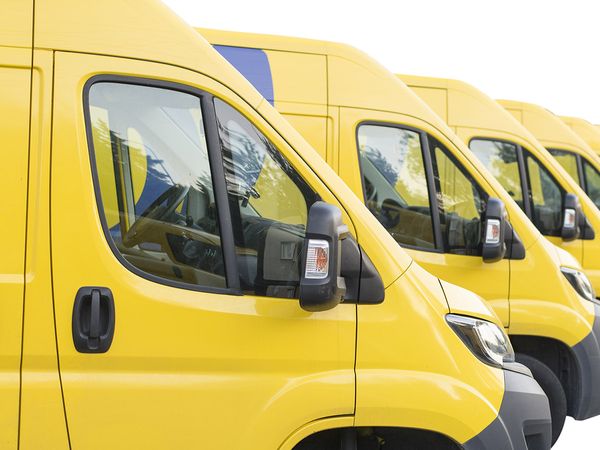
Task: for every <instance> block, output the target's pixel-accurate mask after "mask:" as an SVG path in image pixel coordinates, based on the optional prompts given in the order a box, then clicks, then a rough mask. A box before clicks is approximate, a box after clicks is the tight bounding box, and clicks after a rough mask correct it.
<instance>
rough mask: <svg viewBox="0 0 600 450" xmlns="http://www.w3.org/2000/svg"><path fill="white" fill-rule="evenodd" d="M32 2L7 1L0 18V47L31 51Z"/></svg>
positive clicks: (31, 0) (22, 0) (3, 5)
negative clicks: (21, 48)
mask: <svg viewBox="0 0 600 450" xmlns="http://www.w3.org/2000/svg"><path fill="white" fill-rule="evenodd" d="M32 31H33V0H7V1H5V2H3V4H2V15H1V16H0V46H3V47H4V46H6V47H23V48H28V49H31V40H32V37H33V36H32Z"/></svg>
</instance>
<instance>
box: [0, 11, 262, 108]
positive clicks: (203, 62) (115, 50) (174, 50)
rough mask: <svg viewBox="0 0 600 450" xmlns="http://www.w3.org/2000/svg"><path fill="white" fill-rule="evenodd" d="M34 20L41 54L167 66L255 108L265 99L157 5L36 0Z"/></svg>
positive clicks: (196, 35)
mask: <svg viewBox="0 0 600 450" xmlns="http://www.w3.org/2000/svg"><path fill="white" fill-rule="evenodd" d="M11 2H20V0H11ZM35 16H36V18H35V21H34V23H35V33H34V39H33V41H34V47H35V48H37V49H52V50H63V51H72V52H80V53H91V54H98V55H109V56H116V57H125V58H135V59H140V60H146V61H155V62H160V63H167V64H171V65H175V66H179V67H182V68H185V69H189V70H193V71H196V72H199V73H202V74H205V75H207V76H209V77H212V78H216V79H218V80H219V81H220V82H221V83H223V84H224V85H226V86H228V87H229V88H231V89H232V90H234V91H235V92H236V93H237V94H239V95H240V96H241V97H243V98H244V99H245V100H246V101H247V102H249V103H250V104H251V105H253V106H256V105H258V104H259V103H260V102H261V101H262V100H263V99H262V96H261V95H260V94H259V93H258V92H257V91H256V89H254V87H253V86H252V85H251V84H250V83H248V82H247V81H246V80H245V79H244V78H243V77H242V76H241V75H240V74H239V73H238V72H237V71H236V70H235V69H234V68H232V67H231V66H230V65H229V64H228V63H227V61H225V60H224V59H223V58H222V57H221V56H220V55H219V54H218V52H216V51H214V49H213V48H212V47H211V46H210V44H208V42H206V40H205V39H204V38H202V37H201V36H199V35H198V34H197V33H195V32H194V30H193V28H191V27H190V26H189V25H188V24H186V23H185V22H184V21H183V20H182V19H181V18H179V16H177V15H176V14H175V13H174V12H173V11H171V9H169V8H168V7H167V6H166V5H164V4H163V3H162V2H161V1H159V0H127V1H119V0H103V1H97V2H86V1H81V0H59V1H57V0H35ZM0 36H3V35H2V34H0ZM29 40H30V42H31V37H30V38H29ZM0 45H3V42H0ZM190 55H195V57H194V58H190Z"/></svg>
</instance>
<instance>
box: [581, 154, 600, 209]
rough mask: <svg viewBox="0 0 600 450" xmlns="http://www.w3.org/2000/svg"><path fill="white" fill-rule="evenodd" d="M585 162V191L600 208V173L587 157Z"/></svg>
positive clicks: (583, 160) (582, 159) (583, 159)
mask: <svg viewBox="0 0 600 450" xmlns="http://www.w3.org/2000/svg"><path fill="white" fill-rule="evenodd" d="M581 161H582V162H583V176H584V178H585V192H586V194H587V195H588V197H589V198H590V199H591V200H592V201H593V202H594V204H595V205H596V206H597V207H598V208H600V173H599V172H598V171H597V170H596V168H595V167H594V166H592V165H591V164H590V163H589V162H588V161H587V160H586V159H585V158H581Z"/></svg>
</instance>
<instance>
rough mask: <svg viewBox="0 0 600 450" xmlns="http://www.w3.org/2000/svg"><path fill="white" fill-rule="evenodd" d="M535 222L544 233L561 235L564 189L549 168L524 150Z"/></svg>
mask: <svg viewBox="0 0 600 450" xmlns="http://www.w3.org/2000/svg"><path fill="white" fill-rule="evenodd" d="M524 156H525V166H526V168H527V181H528V185H529V191H530V198H531V210H532V211H533V223H534V224H535V226H536V227H537V228H538V230H540V232H541V233H542V234H545V235H549V236H560V231H561V226H562V199H563V190H562V188H561V187H560V185H559V184H558V183H557V182H556V180H555V179H554V177H553V176H552V175H551V174H550V172H548V170H547V169H546V168H545V167H544V166H543V165H542V164H541V163H540V162H539V161H538V160H537V159H536V158H534V157H533V155H531V154H530V153H529V152H524Z"/></svg>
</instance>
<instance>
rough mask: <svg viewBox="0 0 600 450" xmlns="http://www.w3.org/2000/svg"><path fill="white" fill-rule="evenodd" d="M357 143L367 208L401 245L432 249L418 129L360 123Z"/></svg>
mask: <svg viewBox="0 0 600 450" xmlns="http://www.w3.org/2000/svg"><path fill="white" fill-rule="evenodd" d="M358 147H359V158H360V165H361V171H362V177H363V188H364V195H365V203H366V205H367V207H368V208H369V210H370V211H371V212H372V213H373V214H374V215H375V217H377V219H379V221H380V222H381V224H382V225H383V226H384V227H385V228H386V229H387V230H388V232H389V233H390V234H391V235H392V236H393V237H394V239H395V240H396V241H397V242H398V243H400V244H403V245H407V246H411V247H417V248H422V249H434V248H435V240H434V233H433V222H432V217H431V207H430V202H429V191H428V188H427V180H426V175H425V165H424V163H423V150H422V143H421V135H420V133H418V132H415V131H411V130H406V129H401V128H396V127H391V126H383V125H361V126H360V127H359V128H358Z"/></svg>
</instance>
